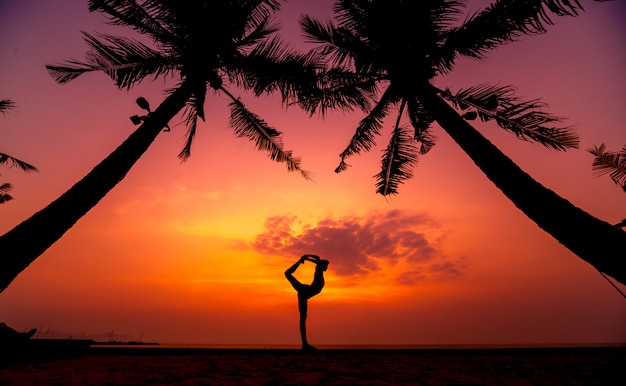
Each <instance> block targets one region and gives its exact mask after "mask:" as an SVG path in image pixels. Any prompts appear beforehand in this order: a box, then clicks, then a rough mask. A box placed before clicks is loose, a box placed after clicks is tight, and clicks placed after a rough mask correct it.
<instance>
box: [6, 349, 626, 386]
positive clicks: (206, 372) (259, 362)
mask: <svg viewBox="0 0 626 386" xmlns="http://www.w3.org/2000/svg"><path fill="white" fill-rule="evenodd" d="M624 365H626V347H570V348H486V349H389V350H387V349H320V350H318V351H316V352H314V353H304V352H301V351H300V350H295V349H239V348H233V349H198V348H187V349H186V348H177V349H174V348H170V349H168V348H137V347H135V348H128V347H92V348H90V349H89V350H88V351H87V352H86V353H85V354H84V355H80V356H78V357H69V358H56V359H51V360H44V361H39V362H35V363H14V364H4V365H1V366H0V385H619V384H626V374H625V370H624Z"/></svg>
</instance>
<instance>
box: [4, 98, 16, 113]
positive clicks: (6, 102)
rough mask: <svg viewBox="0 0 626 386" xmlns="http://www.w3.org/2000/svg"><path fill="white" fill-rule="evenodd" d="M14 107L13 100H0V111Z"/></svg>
mask: <svg viewBox="0 0 626 386" xmlns="http://www.w3.org/2000/svg"><path fill="white" fill-rule="evenodd" d="M13 108H15V102H13V101H12V100H10V99H3V100H0V113H2V114H4V113H6V112H7V111H8V110H11V109H13Z"/></svg>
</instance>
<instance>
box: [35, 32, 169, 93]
mask: <svg viewBox="0 0 626 386" xmlns="http://www.w3.org/2000/svg"><path fill="white" fill-rule="evenodd" d="M83 37H84V39H85V41H86V42H87V44H88V46H89V50H88V51H87V54H86V58H85V61H84V62H80V61H77V60H68V61H67V62H65V63H64V64H59V65H52V64H51V65H46V68H47V69H48V73H49V74H50V76H51V77H52V78H53V79H54V80H55V81H57V82H58V83H61V84H64V83H67V82H69V81H71V80H73V79H75V78H77V77H78V76H80V75H82V74H84V73H85V72H94V71H103V72H105V73H106V74H107V75H109V76H110V77H111V79H113V81H114V82H115V83H116V85H117V86H118V87H119V88H125V89H129V88H131V87H132V86H134V85H135V84H137V83H139V82H141V81H142V80H143V79H144V78H145V77H147V76H154V77H157V76H159V75H163V74H166V73H168V72H170V71H172V70H173V69H174V68H175V66H174V64H173V62H172V59H171V58H167V57H164V56H162V55H161V53H160V52H159V51H155V50H153V49H152V48H150V47H148V46H146V45H144V44H143V43H140V42H138V41H135V40H132V39H128V38H125V37H116V36H111V35H107V34H98V35H97V36H94V35H91V34H88V33H86V32H83Z"/></svg>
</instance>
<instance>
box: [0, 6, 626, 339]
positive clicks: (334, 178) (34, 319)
mask: <svg viewBox="0 0 626 386" xmlns="http://www.w3.org/2000/svg"><path fill="white" fill-rule="evenodd" d="M332 3H333V2H332V1H331V0H317V1H306V0H291V1H289V2H287V3H286V5H284V6H283V9H282V10H281V12H280V13H279V17H280V18H281V20H282V21H283V29H282V30H281V31H282V32H281V34H282V36H284V38H285V39H286V40H288V41H290V42H292V43H293V44H294V45H299V46H300V47H302V49H306V46H303V45H301V40H302V39H301V34H300V32H299V30H298V25H297V19H298V17H299V15H300V14H302V13H308V14H310V15H313V16H315V17H318V18H321V19H326V18H329V17H330V16H331V9H332ZM488 3H489V1H486V0H474V1H469V3H468V13H469V12H470V11H475V10H479V9H480V8H482V7H484V6H485V5H486V4H488ZM581 3H582V4H583V6H584V7H585V12H583V13H581V15H580V16H579V17H576V18H571V17H567V18H566V17H563V18H555V19H554V20H555V22H556V23H555V25H553V26H550V27H549V29H548V33H547V34H544V35H539V36H531V37H525V38H524V39H523V40H522V41H519V42H516V43H513V44H511V45H507V46H504V47H501V48H500V49H498V50H497V51H494V52H492V53H491V54H489V55H488V57H487V59H486V60H484V61H483V62H478V61H471V60H461V61H459V62H458V64H457V66H456V68H455V70H454V71H453V72H452V73H451V74H450V75H449V76H446V77H441V78H438V79H436V81H435V84H436V85H437V86H439V87H441V88H444V87H450V88H451V89H453V90H458V88H461V87H468V86H471V85H476V84H482V83H500V84H503V85H504V84H510V85H513V86H515V87H516V88H517V90H518V94H519V95H520V96H522V97H524V98H527V99H535V98H541V99H542V100H543V101H544V102H546V103H547V104H548V105H549V111H550V112H551V113H553V114H555V115H558V116H561V117H564V118H566V120H565V124H566V125H570V126H573V127H575V128H576V129H577V130H578V133H579V135H580V138H581V143H580V149H577V150H570V151H567V152H557V151H553V150H549V149H547V148H544V147H542V146H541V145H539V144H532V143H527V142H523V141H520V140H517V139H516V138H515V137H514V136H513V135H511V134H509V133H506V132H504V131H503V130H501V129H499V128H497V127H495V126H492V125H484V124H483V125H481V124H480V123H477V128H478V129H479V130H480V131H481V132H482V133H483V134H484V135H485V136H487V137H488V138H489V139H490V140H491V141H492V142H494V143H495V144H496V145H498V146H499V147H500V148H501V149H502V150H503V151H504V152H505V153H506V154H507V155H509V156H510V157H511V158H512V159H513V160H514V161H515V162H516V163H518V164H519V165H520V166H521V167H522V168H523V169H524V170H526V171H527V172H528V173H529V174H530V175H532V176H533V177H534V178H535V179H537V180H538V181H539V182H541V183H542V184H544V185H545V186H547V187H549V188H550V189H552V190H554V191H556V192H557V193H558V194H559V195H561V196H562V197H565V198H567V199H568V200H570V201H571V202H572V203H574V204H575V205H577V206H579V207H580V208H582V209H584V210H586V211H588V212H589V213H591V214H592V215H594V216H596V217H598V218H600V219H603V220H605V221H608V222H610V223H617V222H619V221H620V220H622V219H623V218H626V193H624V192H623V191H622V190H621V188H620V187H618V186H616V185H615V184H614V183H612V181H611V180H610V178H609V177H608V176H602V177H596V176H594V175H593V174H592V171H591V163H592V160H593V156H592V155H591V154H589V153H588V152H587V151H586V149H587V148H589V147H591V146H593V145H600V144H601V143H606V145H607V148H608V149H609V150H613V151H617V150H619V149H621V148H622V147H623V146H624V145H626V121H625V120H624V106H626V72H625V71H624V69H625V68H626V50H625V49H624V48H626V27H624V24H623V20H626V4H625V3H624V1H622V0H616V1H614V2H609V3H595V2H592V1H589V0H582V1H581ZM81 31H86V32H109V33H113V34H116V35H122V34H125V33H127V32H128V30H126V29H122V28H119V27H112V26H110V25H107V24H106V23H105V18H104V17H103V16H102V15H100V14H91V13H89V12H88V11H87V2H86V1H83V0H62V1H49V0H19V1H17V0H0V36H1V37H2V38H1V40H0V65H1V66H2V71H0V99H11V100H13V101H15V103H16V105H17V107H16V108H15V109H13V110H11V111H9V112H8V113H6V114H5V115H4V116H0V152H2V153H8V154H10V155H12V156H15V157H17V158H19V159H21V160H24V161H26V162H29V163H31V164H33V165H35V166H36V167H37V168H38V169H39V171H38V172H36V173H24V172H22V171H20V170H17V169H15V168H7V167H4V166H0V182H10V183H11V184H12V185H13V186H14V188H13V190H11V192H10V193H11V195H12V196H14V198H15V199H14V200H12V201H9V202H7V203H6V204H3V205H0V234H3V233H4V232H6V231H8V230H10V229H11V228H13V227H14V226H16V225H17V224H19V223H20V222H21V221H23V220H25V219H26V218H28V217H29V216H31V215H32V214H34V213H35V212H37V211H38V210H40V209H42V208H43V207H44V206H45V205H47V204H48V203H49V202H51V201H52V200H54V199H55V198H57V197H58V196H59V195H60V194H62V193H63V192H64V191H66V190H67V189H68V188H70V187H71V186H72V185H73V184H74V183H75V182H77V181H78V180H79V179H80V178H82V177H83V176H84V175H85V174H86V173H88V172H89V171H90V170H91V169H92V168H93V167H94V166H95V165H96V164H97V163H98V162H99V161H101V160H102V159H103V158H104V157H106V156H107V155H108V154H109V153H110V152H111V151H113V150H114V149H115V148H116V146H117V145H119V144H120V143H121V142H122V141H123V140H124V139H125V138H126V137H127V136H128V135H129V134H130V133H131V132H132V131H133V130H134V129H135V126H134V125H133V124H132V123H131V121H130V120H129V117H130V116H131V115H136V114H142V113H143V111H142V110H141V109H140V108H139V107H138V106H137V105H136V104H135V99H136V98H137V97H139V96H143V97H145V98H146V99H147V100H148V101H149V102H150V103H151V105H152V106H153V108H155V107H156V106H158V104H159V103H160V102H161V101H162V100H163V91H164V90H165V89H166V88H168V87H169V86H171V85H172V83H171V80H164V79H158V80H155V81H146V82H144V83H142V84H140V85H138V86H137V87H135V88H134V89H132V90H130V91H128V92H127V91H120V90H118V89H117V88H116V87H115V86H114V85H113V83H112V81H111V80H110V79H109V78H108V77H107V76H106V75H104V74H102V73H93V74H86V75H83V76H81V77H80V78H78V79H76V80H74V81H72V82H70V83H69V84H66V85H59V84H57V83H55V82H54V81H53V80H52V78H51V77H50V76H49V75H48V73H47V72H46V69H45V67H44V66H45V64H51V63H58V62H62V61H64V60H67V59H71V58H75V59H82V58H83V54H84V52H85V50H86V46H85V44H84V42H83V40H82V38H81V33H80V32H81ZM230 90H231V92H233V93H234V94H235V95H236V96H238V97H241V100H242V101H243V102H244V103H245V104H246V106H248V107H249V108H250V109H251V110H252V111H254V112H255V113H257V114H258V115H260V116H261V117H262V118H263V119H265V120H266V121H267V122H268V123H269V124H270V125H272V126H273V127H276V128H277V129H279V130H280V131H282V132H283V133H284V138H283V139H284V143H285V148H286V149H289V150H293V151H294V154H295V155H297V156H300V157H301V158H302V166H303V168H304V169H306V170H309V171H311V172H312V175H313V179H314V181H307V180H305V179H304V178H302V177H301V176H300V175H298V174H296V173H289V172H287V170H286V168H285V166H284V165H283V164H277V163H274V162H272V161H271V160H270V159H269V158H268V157H267V155H266V154H265V153H263V152H259V151H256V150H255V149H254V144H253V143H251V142H249V141H248V140H246V139H241V138H236V137H235V135H234V134H233V131H232V129H230V128H229V127H228V117H229V112H228V109H227V105H228V99H227V98H226V97H225V96H224V95H220V94H215V93H214V92H212V91H211V92H209V94H208V96H207V102H206V116H207V120H206V122H205V123H202V125H201V126H200V128H199V130H198V134H197V137H196V142H195V144H194V147H193V148H192V156H191V158H190V159H189V160H188V161H187V162H185V163H181V162H180V161H179V159H178V158H177V154H178V152H179V151H180V149H181V148H182V146H183V144H184V135H185V127H184V124H181V121H182V117H180V116H179V117H176V118H175V119H174V120H173V121H172V122H171V124H170V125H171V126H172V131H171V132H167V133H162V134H161V135H160V136H159V137H158V138H157V140H156V141H155V142H154V144H153V145H152V147H151V148H150V149H149V150H148V151H147V152H146V154H145V155H144V156H143V158H142V159H140V160H139V162H138V163H137V164H136V165H135V167H134V168H133V169H132V170H131V171H130V172H129V173H128V175H127V176H126V178H125V179H124V180H123V181H122V182H121V183H120V184H118V185H117V186H116V187H115V188H114V189H113V190H112V191H111V192H110V193H109V194H108V195H107V196H106V197H105V198H104V199H103V200H102V201H101V202H100V203H99V204H98V205H97V206H96V207H95V208H94V209H92V210H91V211H90V212H89V213H88V214H87V215H86V216H85V217H83V218H82V219H81V220H80V221H79V222H78V223H77V224H76V225H75V226H74V227H73V228H72V229H71V230H70V231H68V232H67V233H66V234H65V235H64V236H63V237H62V238H61V239H60V240H59V241H58V242H57V243H56V244H55V245H53V246H52V247H51V248H50V249H49V250H47V251H46V252H45V253H44V254H43V255H42V256H40V257H39V258H38V259H37V260H36V261H35V262H34V263H33V264H31V266H29V267H28V268H27V269H26V270H25V271H24V272H23V273H22V274H20V275H19V276H18V277H17V278H16V279H15V281H14V282H13V283H12V284H11V285H10V286H9V287H8V288H7V289H6V290H5V291H4V292H2V293H0V321H2V322H5V323H7V324H9V325H11V326H13V327H15V328H16V329H18V330H24V329H29V328H40V329H43V330H54V331H60V332H64V333H67V334H73V335H74V336H81V335H83V334H85V335H90V334H98V333H103V332H111V331H115V333H120V334H130V335H133V336H134V337H141V338H142V339H143V340H150V341H159V342H162V343H207V344H230V343H232V344H298V343H299V335H298V324H297V323H298V313H297V306H296V295H295V292H294V290H293V289H292V288H291V286H290V285H289V283H288V282H287V281H286V280H285V278H284V276H283V272H284V270H285V269H286V268H287V267H289V266H290V265H291V264H293V262H295V261H296V260H297V259H298V257H299V256H300V255H302V254H304V253H313V254H318V255H320V256H321V257H322V258H325V259H328V260H330V267H329V270H328V272H327V275H326V287H325V288H324V290H323V292H322V293H321V294H320V295H319V296H317V297H315V298H313V299H312V300H311V301H310V307H309V321H308V328H309V340H310V341H311V343H312V344H314V345H315V344H528V343H549V344H553V343H595V342H601V343H611V342H613V343H614V342H626V327H625V326H626V299H625V298H624V297H622V295H620V294H619V292H617V291H616V290H615V289H614V288H613V287H611V285H610V284H609V283H608V282H607V281H606V280H605V279H604V278H603V277H602V276H601V275H600V274H599V273H598V271H596V270H595V269H594V268H593V267H592V266H591V265H589V264H587V263H586V262H584V261H583V260H581V259H580V258H578V257H577V256H576V255H574V254H573V253H572V252H570V251H569V250H567V249H566V248H565V247H563V246H561V245H560V244H559V243H558V242H557V241H555V240H554V239H552V238H551V237H550V236H549V235H547V234H546V233H544V232H543V231H542V230H540V229H539V228H538V227H537V226H536V225H535V224H534V223H533V222H532V221H530V220H529V219H527V218H526V216H525V215H524V214H523V213H522V212H520V211H519V210H518V209H517V208H516V207H514V206H513V204H512V203H511V202H509V200H508V199H506V198H505V197H504V195H503V194H502V193H501V192H500V191H499V190H498V189H497V188H495V186H494V185H493V184H492V183H491V182H490V181H489V180H488V179H487V178H486V177H485V176H484V175H483V174H482V172H481V171H480V170H479V169H478V168H477V167H476V166H475V165H474V164H473V163H472V161H471V160H470V159H469V157H468V156H466V155H465V154H464V153H463V152H462V151H461V150H460V148H459V147H458V146H457V145H456V144H455V143H454V142H453V141H452V140H451V139H450V138H449V137H448V136H447V134H446V133H445V132H444V131H442V130H441V129H440V128H439V127H438V126H435V127H434V133H435V134H436V135H437V145H436V147H435V148H434V149H433V150H432V151H431V152H430V153H429V154H427V155H426V156H424V157H422V158H420V161H419V163H418V165H417V167H416V168H415V170H414V178H413V179H411V180H409V181H408V182H407V183H406V184H404V185H402V186H401V188H400V193H399V195H396V196H393V197H388V198H384V197H382V196H380V195H377V194H376V193H375V180H374V178H373V176H374V175H375V174H377V173H378V172H379V164H380V157H381V154H382V150H383V149H384V147H385V146H386V140H387V138H388V137H387V136H386V135H385V136H383V137H382V138H381V140H380V141H379V144H378V147H376V148H375V149H373V150H372V151H371V152H370V153H366V154H363V155H360V156H357V157H353V158H351V159H350V160H349V163H350V164H351V165H352V167H351V168H349V169H348V170H347V171H346V172H343V173H341V174H336V173H334V171H333V170H334V168H335V167H336V166H337V164H338V163H339V157H338V155H339V153H340V152H341V151H342V150H343V149H344V147H345V146H346V145H347V143H348V140H349V138H350V137H351V135H352V133H353V132H354V128H355V127H356V125H357V123H358V121H359V120H360V118H361V117H362V114H359V113H352V114H344V113H341V112H336V113H331V114H329V115H327V116H325V117H323V118H322V117H318V116H313V117H310V116H308V115H307V114H305V113H303V112H302V111H300V110H298V109H297V108H290V109H287V110H285V109H284V108H283V107H282V106H281V103H280V100H279V99H277V98H261V99H259V98H254V97H253V96H252V95H250V94H246V93H244V92H243V91H241V90H238V89H235V88H231V89H230ZM392 125H393V121H392V120H390V121H389V122H387V124H386V125H385V129H386V130H387V132H388V130H389V129H390V128H391V126H392ZM1 253H2V251H0V254H1ZM615 258H616V259H617V258H622V259H623V258H624V254H623V251H618V252H616V256H615ZM297 276H298V277H299V278H301V279H302V280H303V281H310V280H311V279H312V264H310V263H308V264H306V265H305V266H303V267H302V270H301V271H298V272H297ZM619 288H620V289H621V290H622V291H626V288H625V287H624V286H619Z"/></svg>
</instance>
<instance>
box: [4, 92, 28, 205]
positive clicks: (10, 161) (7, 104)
mask: <svg viewBox="0 0 626 386" xmlns="http://www.w3.org/2000/svg"><path fill="white" fill-rule="evenodd" d="M14 107H15V102H13V101H12V100H10V99H3V100H0V113H2V114H5V113H6V112H7V111H8V110H10V109H12V108H14ZM0 165H8V166H9V167H18V168H20V169H22V170H24V171H27V172H29V171H36V170H37V168H36V167H34V166H33V165H30V164H28V163H26V162H24V161H20V160H19V159H17V158H15V157H11V156H10V155H8V154H5V153H0ZM11 189H13V186H11V184H9V183H8V182H4V183H0V204H4V203H5V202H7V201H10V200H12V199H13V196H11V195H10V194H9V193H8V192H9V191H10V190H11Z"/></svg>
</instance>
